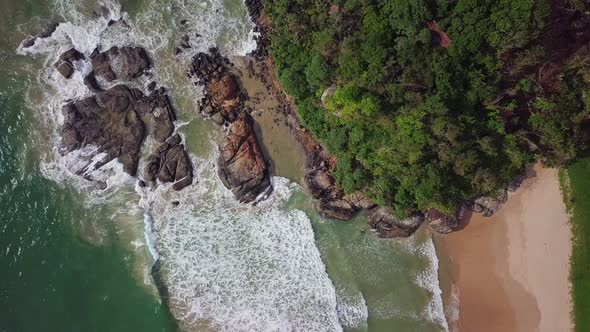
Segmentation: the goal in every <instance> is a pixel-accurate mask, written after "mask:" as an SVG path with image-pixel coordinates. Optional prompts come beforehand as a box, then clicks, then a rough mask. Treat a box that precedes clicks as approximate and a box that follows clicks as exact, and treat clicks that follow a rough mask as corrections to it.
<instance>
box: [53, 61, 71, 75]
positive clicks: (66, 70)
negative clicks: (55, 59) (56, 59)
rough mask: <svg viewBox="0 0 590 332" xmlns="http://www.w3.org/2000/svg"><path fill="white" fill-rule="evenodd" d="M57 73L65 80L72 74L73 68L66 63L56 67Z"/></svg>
mask: <svg viewBox="0 0 590 332" xmlns="http://www.w3.org/2000/svg"><path fill="white" fill-rule="evenodd" d="M57 71H58V72H59V73H60V74H61V75H62V76H63V77H65V78H70V77H72V75H73V74H74V67H72V65H71V64H69V63H67V62H62V63H60V64H59V65H57Z"/></svg>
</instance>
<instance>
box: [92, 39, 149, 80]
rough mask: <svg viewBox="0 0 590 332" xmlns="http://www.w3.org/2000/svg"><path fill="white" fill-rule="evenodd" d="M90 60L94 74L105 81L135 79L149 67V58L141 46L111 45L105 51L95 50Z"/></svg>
mask: <svg viewBox="0 0 590 332" xmlns="http://www.w3.org/2000/svg"><path fill="white" fill-rule="evenodd" d="M90 61H91V64H92V68H93V69H94V73H95V75H96V76H97V77H100V78H102V79H104V80H106V81H107V82H111V81H113V80H115V79H123V80H131V79H135V78H138V77H140V76H141V75H143V74H144V73H145V72H146V71H147V70H148V69H150V68H151V61H150V58H149V56H148V54H147V52H146V51H145V50H144V49H143V48H141V47H129V46H125V47H117V46H113V47H111V48H110V49H108V50H107V51H105V52H98V50H95V51H94V52H93V53H92V55H91V56H90Z"/></svg>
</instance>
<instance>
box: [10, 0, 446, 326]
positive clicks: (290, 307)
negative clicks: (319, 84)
mask: <svg viewBox="0 0 590 332" xmlns="http://www.w3.org/2000/svg"><path fill="white" fill-rule="evenodd" d="M1 1H2V6H3V8H6V10H5V11H4V13H3V14H0V15H3V16H2V18H3V21H2V23H1V24H0V31H1V32H2V38H1V39H0V47H1V49H0V57H1V59H2V63H3V64H4V66H3V67H2V68H0V73H1V74H2V75H1V76H2V77H1V79H0V98H1V99H0V104H1V106H2V108H3V113H2V114H1V116H2V117H3V118H2V124H0V126H2V127H1V132H2V133H3V136H2V139H3V144H2V147H1V148H0V149H2V150H1V153H0V158H1V160H0V161H1V163H0V164H1V165H2V166H1V168H0V175H1V177H2V183H1V186H2V188H1V189H0V190H1V195H2V196H0V211H1V212H2V213H3V216H2V224H1V225H0V262H1V264H0V266H2V267H3V270H2V272H0V274H1V278H0V283H1V284H0V285H1V287H0V308H2V310H3V312H6V313H11V314H10V315H7V316H6V318H4V317H2V319H0V330H1V331H39V330H46V331H80V330H93V331H119V330H120V331H175V330H178V329H179V328H180V329H182V330H194V331H204V330H221V331H291V330H305V331H338V330H342V329H344V330H350V331H391V330H397V331H412V330H419V331H427V332H428V331H445V330H447V326H446V321H445V320H444V314H443V308H442V301H441V295H440V289H439V287H438V274H437V269H438V259H437V257H436V253H435V251H434V246H433V244H432V240H431V238H430V235H429V234H428V232H427V231H426V230H424V231H421V232H419V233H418V234H417V235H416V236H414V237H412V238H409V239H404V240H393V241H392V240H379V239H377V238H376V237H375V236H374V234H372V233H371V231H369V230H368V229H367V226H366V223H365V221H364V217H363V216H359V217H358V218H357V219H355V220H354V221H352V222H349V223H344V222H336V221H331V220H326V219H324V218H322V217H320V216H319V215H318V214H317V212H315V211H314V210H313V208H312V202H311V199H310V197H309V196H308V195H307V194H306V193H305V192H304V190H303V189H302V188H301V187H300V186H299V185H297V184H296V183H293V182H291V181H289V180H287V179H286V178H289V179H293V180H298V179H300V178H301V176H300V175H298V174H297V171H298V170H300V169H301V161H300V159H297V160H298V162H297V163H293V161H292V159H290V158H289V155H288V154H287V153H285V151H286V150H285V149H289V148H290V144H292V142H290V141H289V139H287V138H285V137H281V139H280V140H279V139H276V140H274V139H273V136H272V135H273V131H268V130H266V131H265V124H264V123H261V128H260V131H261V132H262V135H263V136H264V139H263V142H275V144H276V145H277V146H273V147H272V148H270V149H267V150H268V154H269V155H270V157H271V158H273V163H274V164H275V171H276V174H274V175H276V177H275V178H274V179H273V183H274V186H275V192H274V193H273V195H272V196H271V197H270V198H269V200H267V201H264V202H261V203H260V204H258V205H257V206H250V205H247V206H245V205H242V204H239V203H237V202H236V201H235V200H234V199H233V197H232V195H231V193H230V192H229V191H228V190H226V189H225V188H224V187H223V186H222V185H221V182H220V181H219V180H218V177H217V174H216V170H215V158H216V144H215V142H216V141H217V140H219V139H220V137H222V135H223V132H222V131H221V130H220V129H219V128H217V127H214V126H213V125H212V124H211V123H210V122H208V121H206V120H203V119H202V118H201V117H200V116H199V115H198V114H197V113H196V112H195V109H196V103H195V102H196V100H198V98H199V97H200V96H201V91H200V87H197V86H194V84H193V83H192V82H191V81H190V80H189V79H188V78H186V76H185V75H184V72H185V70H186V67H187V64H188V61H190V57H191V54H194V53H195V52H197V51H199V50H201V51H202V50H206V49H208V48H209V47H211V46H214V45H217V46H219V47H220V49H221V51H222V52H223V53H224V54H226V55H228V56H232V55H244V54H245V53H246V52H248V51H249V50H251V49H252V47H253V46H254V44H253V40H252V33H251V29H252V24H251V22H249V20H248V17H247V12H246V9H245V7H244V5H243V3H242V2H241V1H240V0H225V1H202V2H191V1H180V0H176V1H172V2H165V1H140V0H134V1H123V2H122V3H116V2H113V1H104V3H105V4H106V5H107V7H108V8H109V14H110V15H112V16H113V17H123V18H124V19H125V20H126V21H127V23H128V25H129V27H127V28H126V27H123V26H114V27H113V28H107V27H106V22H108V20H106V19H105V18H101V17H98V16H97V15H95V14H93V13H92V12H93V10H94V8H95V6H96V4H95V3H94V2H93V1H84V2H75V1H68V0H56V1H55V2H53V3H51V5H50V6H49V7H47V3H45V2H41V1H36V0H31V1H25V2H22V3H21V4H20V5H16V4H14V3H13V2H12V1H8V0H1ZM5 3H6V6H5ZM119 6H120V7H119ZM7 12H9V13H7ZM10 12H11V13H12V15H10ZM4 18H6V20H4ZM49 19H54V20H56V21H58V22H64V21H68V22H70V23H71V25H68V26H63V27H60V28H58V29H59V31H60V32H63V33H64V35H67V36H68V38H70V39H68V38H63V39H56V40H55V43H54V44H49V45H41V46H39V47H36V48H35V50H34V52H33V51H32V50H29V51H24V50H22V49H19V51H20V53H21V54H22V55H17V54H16V50H17V48H18V46H19V43H20V42H21V41H22V40H23V39H24V38H25V37H26V36H27V35H29V34H33V33H36V32H38V31H40V27H41V25H42V24H43V23H44V22H45V21H46V20H49ZM181 19H187V20H188V23H187V24H186V26H184V25H183V26H181V25H180V23H179V21H180V20H181ZM105 20H106V21H105ZM5 22H6V23H5ZM15 27H16V29H17V31H19V32H14V29H15ZM90 32H92V33H95V34H88V35H86V33H90ZM185 33H191V34H193V35H196V33H198V34H199V35H201V37H198V38H195V39H191V46H192V48H191V49H190V50H187V51H185V52H184V53H183V54H181V55H179V56H178V57H174V56H173V51H174V46H175V44H176V43H177V42H178V41H179V40H180V37H181V36H182V35H183V34H185ZM77 38H79V39H77ZM93 38H96V39H93ZM70 42H72V43H74V44H75V45H86V46H87V47H88V49H85V50H81V51H85V52H89V51H92V48H93V47H95V46H100V47H101V49H106V48H108V47H110V46H112V45H128V44H129V45H134V46H144V47H145V48H146V49H147V50H148V51H149V52H150V54H151V56H152V57H153V60H154V62H155V69H154V70H153V75H154V78H155V79H156V80H157V81H158V83H159V84H161V85H162V86H166V87H167V88H169V89H170V94H171V98H172V101H173V103H174V106H175V107H176V110H177V112H178V113H179V116H178V118H179V120H178V121H177V123H176V125H177V128H178V131H179V132H180V133H181V135H182V136H183V139H184V141H185V143H186V146H187V150H188V151H189V153H190V154H191V159H192V161H193V164H194V166H195V175H196V177H195V180H196V181H195V183H194V184H193V185H191V186H189V187H187V188H185V189H184V190H183V191H181V192H175V191H173V190H171V188H170V187H169V186H160V187H158V188H157V189H154V190H147V189H140V188H136V186H135V180H134V179H132V178H130V177H128V176H125V175H124V174H122V172H121V170H120V167H119V166H117V164H116V163H115V164H113V165H111V167H110V169H109V171H108V172H105V174H102V175H103V176H104V177H105V180H106V182H107V183H108V187H107V189H105V190H98V191H97V190H96V188H95V187H93V184H91V183H87V181H83V180H80V179H78V178H77V177H76V176H75V175H73V174H71V172H70V171H68V162H70V163H71V162H72V160H71V159H75V158H73V155H72V156H69V155H68V156H66V157H64V158H62V157H59V156H58V154H56V151H55V146H54V145H55V144H56V139H59V137H58V130H57V129H58V125H59V108H60V106H61V105H62V104H63V103H64V101H65V99H67V98H80V97H82V96H85V95H88V91H86V90H84V87H83V85H80V84H79V81H76V80H77V79H78V80H79V78H77V77H74V78H72V80H70V81H68V82H66V81H65V80H63V79H62V78H61V77H59V76H57V75H55V71H54V70H53V68H52V63H53V61H55V60H54V59H55V57H56V56H58V55H59V53H60V52H61V51H64V50H66V49H67V48H68V47H71V46H68V45H69V44H68V43H70ZM31 53H36V54H33V55H32V56H25V54H28V55H31ZM144 83H145V84H147V82H139V83H137V87H138V88H140V89H144V88H145V84H144ZM267 111H268V110H267ZM271 124H272V121H267V122H266V125H271ZM267 129H268V128H267ZM73 161H75V160H73ZM293 164H296V165H293ZM141 167H142V165H140V169H141ZM174 201H178V203H179V204H178V206H175V205H173V204H172V202H174ZM144 222H146V223H144ZM145 225H148V226H151V228H152V229H151V231H148V232H147V233H146V234H144V232H145V231H146V229H145ZM154 252H156V253H157V257H159V258H160V262H161V271H162V273H161V276H162V280H163V282H164V283H165V284H166V286H167V288H168V292H169V296H170V297H169V299H168V301H167V303H162V301H161V299H160V298H159V296H158V293H157V291H156V289H155V287H154V285H153V281H152V279H151V276H150V268H151V265H152V263H153V258H155V256H154ZM150 253H151V254H150ZM5 266H7V267H8V268H7V269H4V267H5ZM31 313H35V318H36V319H31V318H30V317H29V315H31Z"/></svg>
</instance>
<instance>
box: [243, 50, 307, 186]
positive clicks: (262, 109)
mask: <svg viewBox="0 0 590 332" xmlns="http://www.w3.org/2000/svg"><path fill="white" fill-rule="evenodd" d="M232 61H233V62H234V63H235V66H236V71H237V72H236V74H238V78H239V80H240V86H241V87H242V88H243V89H244V90H245V92H246V93H247V95H248V96H249V100H248V101H247V102H246V106H248V107H250V108H251V109H252V112H251V115H252V118H253V119H254V131H255V132H256V136H257V138H258V139H259V141H260V147H261V149H262V152H263V153H264V155H265V157H266V160H268V161H269V163H270V172H271V175H276V176H282V177H286V178H288V179H289V180H291V181H295V182H297V183H299V184H303V174H304V173H305V158H306V157H305V153H304V151H303V148H302V147H301V144H300V143H299V142H298V141H297V139H296V138H295V137H294V136H293V134H292V132H291V130H292V129H291V125H289V124H288V120H287V117H286V116H285V114H284V113H282V112H280V111H278V108H279V107H280V105H281V103H280V101H278V100H277V98H276V97H275V96H273V95H272V94H271V93H270V92H269V91H268V89H267V88H266V87H265V86H264V83H263V82H261V81H260V79H259V78H258V77H257V76H259V74H260V63H259V62H258V61H256V60H254V59H252V58H249V57H234V58H233V59H232ZM248 61H252V68H251V69H252V70H253V71H252V72H251V71H249V70H248V65H247V62H248ZM273 74H274V72H273Z"/></svg>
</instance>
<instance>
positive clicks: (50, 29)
mask: <svg viewBox="0 0 590 332" xmlns="http://www.w3.org/2000/svg"><path fill="white" fill-rule="evenodd" d="M58 26H59V23H56V22H52V23H49V24H48V25H47V26H46V27H45V29H44V30H43V31H42V32H41V33H40V34H38V35H37V36H34V37H29V38H27V39H26V40H24V41H23V43H22V47H23V48H28V47H31V46H33V45H35V42H36V41H37V39H44V38H47V37H51V35H53V33H54V32H55V30H57V27H58Z"/></svg>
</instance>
